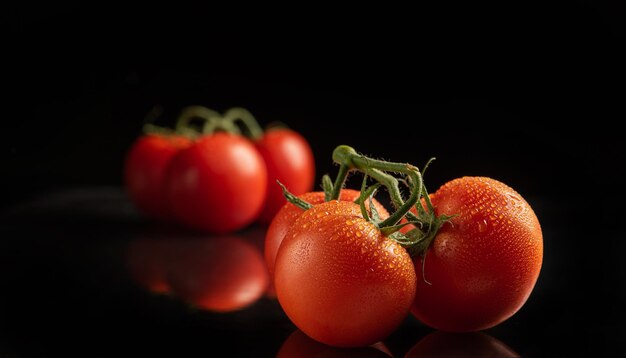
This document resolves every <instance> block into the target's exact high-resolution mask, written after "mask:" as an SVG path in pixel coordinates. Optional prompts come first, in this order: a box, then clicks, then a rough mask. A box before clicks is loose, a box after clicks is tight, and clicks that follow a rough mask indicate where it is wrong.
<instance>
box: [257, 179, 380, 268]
mask: <svg viewBox="0 0 626 358" xmlns="http://www.w3.org/2000/svg"><path fill="white" fill-rule="evenodd" d="M360 194H361V192H360V191H358V190H353V189H342V190H341V192H340V194H339V200H340V201H355V200H356V199H357V198H358V197H359V195H360ZM298 197H299V198H300V199H302V200H304V201H306V202H308V203H309V204H311V205H317V204H321V203H323V202H324V192H321V191H314V192H309V193H305V194H302V195H300V196H298ZM368 203H369V201H368ZM374 206H375V207H376V210H377V211H378V213H379V214H380V216H381V218H387V217H389V213H388V212H387V210H386V209H385V208H384V207H383V206H382V205H381V204H380V203H379V202H378V200H376V199H374ZM302 213H304V210H302V209H300V208H298V207H297V206H295V205H293V204H291V203H286V204H285V205H283V207H282V208H281V209H280V210H279V211H278V213H277V214H276V215H275V216H274V220H272V222H271V223H270V226H269V228H268V229H267V234H266V235H265V250H264V251H265V263H266V264H267V269H268V271H269V272H270V278H273V277H274V262H276V253H277V252H278V248H279V247H280V244H281V242H283V239H284V238H285V235H286V234H287V231H288V230H289V228H290V227H291V225H292V224H293V223H294V222H295V221H296V219H297V218H298V217H300V215H302Z"/></svg>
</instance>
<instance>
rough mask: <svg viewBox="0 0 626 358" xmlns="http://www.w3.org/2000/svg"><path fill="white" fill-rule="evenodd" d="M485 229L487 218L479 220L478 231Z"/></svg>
mask: <svg viewBox="0 0 626 358" xmlns="http://www.w3.org/2000/svg"><path fill="white" fill-rule="evenodd" d="M485 231H487V220H483V221H479V222H478V232H485Z"/></svg>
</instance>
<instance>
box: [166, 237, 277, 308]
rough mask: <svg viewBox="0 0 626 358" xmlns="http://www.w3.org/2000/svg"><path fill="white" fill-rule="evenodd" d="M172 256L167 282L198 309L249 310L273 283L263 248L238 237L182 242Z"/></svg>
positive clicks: (176, 292)
mask: <svg viewBox="0 0 626 358" xmlns="http://www.w3.org/2000/svg"><path fill="white" fill-rule="evenodd" d="M176 246H177V247H176V248H175V249H174V250H172V253H170V258H169V260H168V268H167V281H168V283H169V285H170V287H171V290H172V292H173V293H174V294H175V295H177V296H178V297H179V298H180V299H181V300H183V301H185V302H187V303H189V304H192V305H194V306H196V307H199V308H202V309H207V310H211V311H215V312H230V311H235V310H239V309H242V308H245V307H247V306H249V305H251V304H253V303H254V302H256V301H257V300H258V299H259V298H260V297H262V296H263V294H264V293H265V289H266V288H267V284H268V282H269V279H268V275H267V270H266V269H265V264H264V263H263V257H262V255H261V252H260V250H259V249H257V248H255V247H254V246H253V245H252V244H250V243H249V242H247V241H245V240H243V239H241V238H239V237H236V236H225V237H215V238H189V239H188V240H178V242H177V244H176Z"/></svg>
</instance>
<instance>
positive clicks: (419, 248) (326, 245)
mask: <svg viewBox="0 0 626 358" xmlns="http://www.w3.org/2000/svg"><path fill="white" fill-rule="evenodd" d="M333 159H334V160H335V162H337V164H339V165H340V169H339V174H338V176H337V179H336V180H335V182H334V183H333V182H331V180H330V178H327V177H325V178H324V179H325V180H324V183H323V184H324V185H323V186H324V192H313V193H306V194H303V195H300V196H299V197H296V196H293V195H290V194H289V193H286V196H287V197H288V198H289V201H290V203H288V204H286V205H285V206H283V208H282V209H281V210H280V211H279V212H278V214H277V215H276V216H275V218H274V220H273V221H272V223H271V224H270V227H269V230H268V231H267V234H266V241H265V260H266V264H267V266H268V268H269V272H270V280H271V283H273V284H274V288H275V294H276V296H277V299H278V301H279V303H280V305H281V307H282V308H283V310H284V311H285V313H286V314H287V316H288V317H289V318H290V319H291V321H292V322H293V323H294V324H295V325H296V326H297V327H298V328H299V329H300V330H301V331H302V332H304V333H305V334H306V335H308V336H309V337H311V338H313V339H315V340H317V341H319V342H322V343H325V344H328V345H332V346H338V347H360V346H368V345H371V344H373V343H375V342H378V341H380V340H382V339H384V338H385V337H387V336H388V335H389V334H390V333H391V332H393V331H394V330H395V329H396V328H397V327H398V326H399V325H400V324H401V322H402V321H403V320H404V319H405V318H406V317H407V316H408V315H409V312H410V313H412V314H413V315H414V316H415V317H416V318H418V319H419V320H420V321H422V322H423V323H425V324H427V325H429V326H431V327H433V328H436V329H439V330H442V331H449V332H472V331H479V330H483V329H487V328H490V327H493V326H495V325H497V324H499V323H501V322H503V321H505V320H506V319H508V318H509V317H511V316H512V315H513V314H515V312H517V311H518V310H519V309H520V308H521V307H522V305H523V304H524V303H525V302H526V300H527V299H528V297H529V295H530V293H531V291H532V289H533V287H534V285H535V282H536V281H537V278H538V276H539V271H540V269H541V263H542V256H543V241H542V240H543V238H542V232H541V227H540V225H539V221H538V219H537V217H536V215H535V213H534V212H533V210H532V208H531V207H530V205H529V204H528V203H527V202H526V201H525V200H524V199H523V198H522V197H521V196H520V195H519V194H518V193H517V192H515V191H514V190H513V189H512V188H510V187H508V186H507V185H505V184H503V183H501V182H499V181H496V180H494V179H491V178H485V177H462V178H458V179H455V180H452V181H450V182H448V183H446V184H445V185H443V186H442V187H441V188H439V189H438V190H437V191H436V192H435V193H433V194H430V195H429V194H428V193H427V191H426V188H425V186H424V184H423V181H422V176H421V173H420V171H419V170H418V169H417V168H416V167H414V166H412V165H410V164H404V163H390V162H385V161H380V160H375V159H371V158H367V157H365V156H362V155H359V154H357V153H356V152H355V151H354V150H353V149H352V148H350V147H347V146H339V147H337V149H335V152H334V153H333ZM355 170H356V171H360V172H362V173H364V174H365V175H364V178H363V184H362V188H361V191H360V192H359V191H352V190H342V187H343V185H344V182H345V179H346V177H347V174H348V172H349V171H355ZM391 173H396V174H400V175H402V176H403V177H402V178H401V179H402V180H400V179H398V178H396V177H394V176H393V175H392V174H391ZM368 176H369V177H371V178H373V179H375V180H376V181H377V182H378V183H376V184H374V185H372V186H369V187H368V184H367V183H368ZM399 182H404V183H406V184H407V185H408V186H410V195H409V197H408V199H406V200H405V199H404V196H403V195H402V194H401V193H400V190H399V186H398V183H399ZM381 185H382V186H384V187H385V188H386V189H387V190H388V192H389V196H390V198H391V199H392V202H393V204H394V208H395V211H394V212H393V213H392V214H389V213H388V212H387V211H386V210H384V209H380V208H378V207H379V205H380V204H378V203H377V202H376V201H375V199H373V197H374V194H375V192H376V190H377V189H378V187H379V186H381ZM338 199H340V200H338ZM355 199H356V200H355Z"/></svg>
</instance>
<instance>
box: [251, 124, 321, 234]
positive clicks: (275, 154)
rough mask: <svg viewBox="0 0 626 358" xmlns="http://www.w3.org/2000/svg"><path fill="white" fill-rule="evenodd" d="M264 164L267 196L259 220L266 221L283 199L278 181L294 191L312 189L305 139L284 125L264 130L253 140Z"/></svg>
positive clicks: (312, 165) (310, 157) (310, 159)
mask: <svg viewBox="0 0 626 358" xmlns="http://www.w3.org/2000/svg"><path fill="white" fill-rule="evenodd" d="M256 147H257V149H258V150H259V153H261V156H263V160H264V161H265V164H266V166H267V177H268V181H267V198H266V199H265V205H264V207H263V211H262V212H261V216H260V217H259V221H260V222H261V223H265V224H267V223H269V222H270V221H272V219H273V218H274V215H276V213H277V212H278V210H279V209H280V208H281V207H282V206H283V205H285V203H286V202H287V201H286V200H285V197H284V196H283V192H282V188H281V187H280V186H279V185H278V184H277V183H276V180H278V181H280V182H281V183H282V184H283V185H285V186H286V187H287V189H289V191H290V192H291V193H292V194H294V195H300V194H304V193H306V192H308V191H310V190H311V189H313V184H314V181H315V160H314V158H313V151H312V150H311V147H310V145H309V143H308V142H307V141H306V139H304V137H302V136H301V135H300V134H299V133H297V132H295V131H293V130H290V129H285V128H276V129H271V130H268V131H267V132H265V133H264V134H263V136H262V137H261V138H260V139H259V140H258V141H257V142H256Z"/></svg>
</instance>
